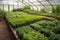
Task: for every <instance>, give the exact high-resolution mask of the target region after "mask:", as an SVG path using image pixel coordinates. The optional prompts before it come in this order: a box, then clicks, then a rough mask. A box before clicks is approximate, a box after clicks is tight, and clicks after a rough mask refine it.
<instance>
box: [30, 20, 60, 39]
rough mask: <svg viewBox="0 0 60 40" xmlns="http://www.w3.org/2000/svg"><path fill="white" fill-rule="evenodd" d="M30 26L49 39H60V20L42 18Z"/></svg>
mask: <svg viewBox="0 0 60 40" xmlns="http://www.w3.org/2000/svg"><path fill="white" fill-rule="evenodd" d="M30 26H31V27H32V28H33V29H35V30H36V31H38V32H40V33H42V34H44V36H46V37H47V38H48V39H49V40H60V21H58V20H55V19H53V20H41V21H39V22H36V23H34V24H31V25H30Z"/></svg>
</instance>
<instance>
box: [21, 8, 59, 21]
mask: <svg viewBox="0 0 60 40" xmlns="http://www.w3.org/2000/svg"><path fill="white" fill-rule="evenodd" d="M20 10H21V11H22V12H25V13H28V14H33V15H40V16H46V17H52V18H56V19H58V20H60V15H57V13H56V14H54V13H40V12H38V11H36V10H30V9H27V10H22V9H20ZM31 11H32V12H31ZM59 14H60V13H59Z"/></svg>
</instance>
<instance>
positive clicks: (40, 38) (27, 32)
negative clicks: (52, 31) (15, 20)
mask: <svg viewBox="0 0 60 40" xmlns="http://www.w3.org/2000/svg"><path fill="white" fill-rule="evenodd" d="M16 31H17V33H18V35H21V36H22V39H23V40H48V38H47V37H44V35H43V34H41V33H39V32H36V31H35V30H33V29H32V28H30V27H29V26H25V27H21V28H18V29H17V30H16Z"/></svg>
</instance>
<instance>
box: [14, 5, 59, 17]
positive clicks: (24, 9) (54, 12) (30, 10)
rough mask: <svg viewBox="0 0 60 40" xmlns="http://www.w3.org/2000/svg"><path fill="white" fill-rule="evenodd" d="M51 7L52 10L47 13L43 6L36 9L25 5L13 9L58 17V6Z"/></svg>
mask: <svg viewBox="0 0 60 40" xmlns="http://www.w3.org/2000/svg"><path fill="white" fill-rule="evenodd" d="M51 9H52V10H51V11H52V12H51V13H48V12H47V11H46V10H45V9H44V8H41V9H40V11H36V10H34V9H31V8H30V7H29V6H25V7H23V8H21V9H14V10H13V11H23V12H28V13H31V14H42V15H49V16H56V17H60V6H56V7H52V8H51Z"/></svg>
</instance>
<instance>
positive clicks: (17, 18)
mask: <svg viewBox="0 0 60 40" xmlns="http://www.w3.org/2000/svg"><path fill="white" fill-rule="evenodd" d="M6 18H7V19H8V22H9V23H11V24H12V25H14V26H15V25H23V24H24V25H26V24H28V23H31V22H34V21H38V20H41V19H43V18H44V16H37V15H30V14H27V13H24V12H9V13H7V14H6Z"/></svg>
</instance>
